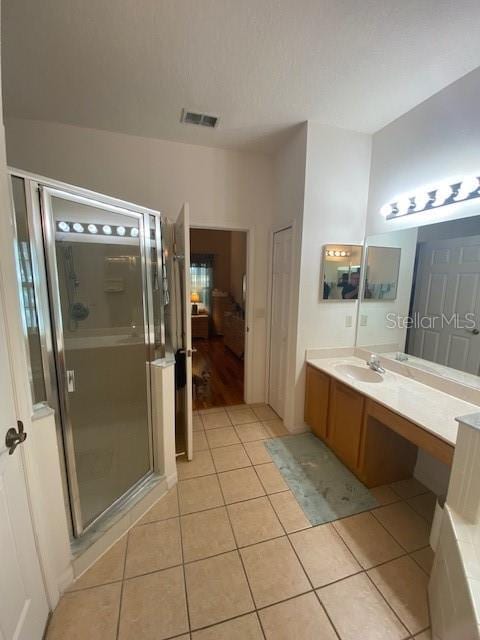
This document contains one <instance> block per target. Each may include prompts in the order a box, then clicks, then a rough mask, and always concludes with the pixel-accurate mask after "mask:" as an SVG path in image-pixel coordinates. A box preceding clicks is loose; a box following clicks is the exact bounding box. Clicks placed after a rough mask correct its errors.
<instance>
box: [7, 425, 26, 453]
mask: <svg viewBox="0 0 480 640" xmlns="http://www.w3.org/2000/svg"><path fill="white" fill-rule="evenodd" d="M17 427H18V431H17V430H16V429H15V427H10V429H9V430H8V431H7V435H6V436H5V446H6V447H7V449H8V455H9V456H11V455H12V453H13V452H14V451H15V449H16V448H17V446H18V445H19V444H22V442H25V440H26V439H27V434H26V433H25V431H24V430H23V422H22V421H21V420H17Z"/></svg>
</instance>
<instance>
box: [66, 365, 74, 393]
mask: <svg viewBox="0 0 480 640" xmlns="http://www.w3.org/2000/svg"><path fill="white" fill-rule="evenodd" d="M67 389H68V392H69V393H73V392H74V391H75V371H74V370H73V369H69V370H68V371H67Z"/></svg>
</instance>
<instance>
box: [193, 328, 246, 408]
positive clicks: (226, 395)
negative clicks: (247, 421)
mask: <svg viewBox="0 0 480 640" xmlns="http://www.w3.org/2000/svg"><path fill="white" fill-rule="evenodd" d="M193 347H194V348H195V349H196V350H197V351H196V352H194V353H193V375H194V381H193V382H194V394H193V408H194V410H198V409H209V408H210V407H224V406H231V405H235V404H242V403H243V402H244V397H243V376H244V363H243V360H241V359H240V358H237V356H236V355H234V354H233V353H232V352H231V351H230V349H228V348H227V347H226V346H225V345H224V343H223V338H222V337H215V338H210V339H208V340H205V339H202V338H196V339H195V340H194V341H193ZM205 373H206V375H205ZM195 376H198V377H199V378H202V377H203V379H202V381H201V382H200V380H198V378H196V377H195ZM196 381H197V382H199V383H200V384H197V385H196V384H195V382H196ZM195 387H196V390H195Z"/></svg>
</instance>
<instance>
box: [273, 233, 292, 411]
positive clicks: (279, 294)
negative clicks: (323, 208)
mask: <svg viewBox="0 0 480 640" xmlns="http://www.w3.org/2000/svg"><path fill="white" fill-rule="evenodd" d="M272 262H273V264H272V312H271V324H270V371H269V390H268V401H269V404H270V406H271V407H272V409H274V410H275V411H276V412H277V413H278V415H279V416H280V417H281V418H283V417H284V414H285V396H286V383H287V377H286V376H287V362H288V326H289V322H288V321H289V314H290V283H291V269H292V229H291V227H289V228H288V229H283V230H282V231H277V232H276V233H274V234H273V261H272Z"/></svg>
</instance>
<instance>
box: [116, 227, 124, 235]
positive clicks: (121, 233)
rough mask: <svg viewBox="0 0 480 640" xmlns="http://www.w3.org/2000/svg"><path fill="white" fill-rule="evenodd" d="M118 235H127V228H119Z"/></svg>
mask: <svg viewBox="0 0 480 640" xmlns="http://www.w3.org/2000/svg"><path fill="white" fill-rule="evenodd" d="M117 234H118V235H119V236H124V235H125V227H117Z"/></svg>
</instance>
